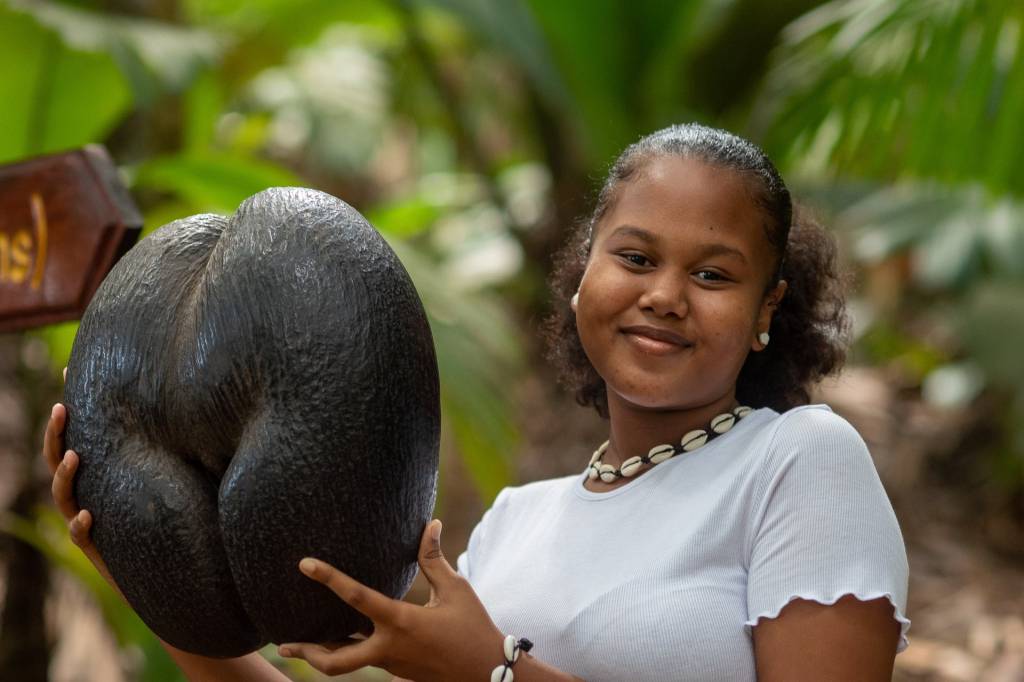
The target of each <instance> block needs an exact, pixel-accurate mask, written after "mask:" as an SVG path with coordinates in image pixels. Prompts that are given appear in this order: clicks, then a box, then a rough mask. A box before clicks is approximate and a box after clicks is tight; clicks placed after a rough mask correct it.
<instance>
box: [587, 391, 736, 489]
mask: <svg viewBox="0 0 1024 682" xmlns="http://www.w3.org/2000/svg"><path fill="white" fill-rule="evenodd" d="M753 411H754V410H753V408H751V407H747V406H746V405H740V406H739V407H736V408H734V409H733V410H732V412H723V413H722V414H720V415H718V416H716V417H715V418H714V419H712V420H711V423H710V424H709V425H708V428H706V429H694V430H693V431H689V432H688V433H687V434H686V435H684V436H683V437H682V438H681V439H680V441H679V445H673V444H671V443H665V444H664V445H655V446H654V447H653V448H651V449H650V451H649V452H648V453H647V454H646V455H637V456H635V457H630V458H629V459H627V460H626V461H625V462H623V463H622V465H621V466H619V467H618V468H616V467H613V466H612V465H611V464H604V463H602V462H601V458H602V457H604V453H605V451H606V450H608V443H609V442H610V441H605V442H604V443H603V444H602V445H601V447H599V448H598V449H597V450H596V451H594V454H593V456H592V457H591V458H590V464H589V465H587V476H588V477H589V478H590V480H592V481H593V480H595V479H597V478H600V479H601V480H602V481H604V482H605V483H614V482H615V481H617V480H618V479H620V478H630V477H632V476H635V475H636V473H637V472H638V471H640V467H642V466H643V465H644V464H650V465H652V466H653V465H656V464H661V463H662V462H664V461H665V460H667V459H672V458H673V457H675V456H676V455H678V454H681V453H684V452H693V451H694V450H696V449H697V448H700V447H703V446H704V445H705V444H706V443H707V442H708V441H710V440H712V439H713V438H715V437H716V436H720V435H722V434H723V433H725V432H726V431H728V430H729V429H731V428H732V427H733V426H734V425H735V424H736V422H738V421H739V420H740V419H743V418H744V417H746V416H747V415H748V414H750V413H751V412H753Z"/></svg>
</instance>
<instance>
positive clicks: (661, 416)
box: [603, 391, 736, 466]
mask: <svg viewBox="0 0 1024 682" xmlns="http://www.w3.org/2000/svg"><path fill="white" fill-rule="evenodd" d="M735 404H736V396H735V391H729V392H728V393H727V394H726V395H723V396H722V397H721V398H718V399H717V400H715V401H713V402H710V403H707V404H705V405H698V406H693V407H686V408H680V409H675V410H652V409H649V408H643V407H639V406H637V405H633V404H631V403H629V402H627V401H625V400H623V399H622V398H621V397H620V396H616V395H613V394H611V393H609V395H608V418H609V421H610V434H609V437H608V440H609V444H608V450H607V452H606V453H605V456H604V458H603V461H604V462H606V463H608V464H611V465H613V466H619V465H620V464H622V462H623V461H625V460H626V459H628V458H630V457H633V456H635V455H643V454H646V453H647V451H649V450H650V449H651V448H653V447H654V446H655V445H662V444H664V443H678V442H679V439H680V438H682V437H683V434H685V433H687V432H688V431H692V430H694V429H706V428H707V427H708V424H709V423H710V421H711V420H712V418H714V417H715V416H717V415H719V414H722V413H723V412H729V411H730V410H731V409H732V408H733V407H734V406H735Z"/></svg>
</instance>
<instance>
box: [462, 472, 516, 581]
mask: <svg viewBox="0 0 1024 682" xmlns="http://www.w3.org/2000/svg"><path fill="white" fill-rule="evenodd" d="M508 494H509V489H508V488H504V489H502V491H501V492H500V493H498V496H497V497H495V498H494V503H493V504H492V505H491V508H490V509H488V510H487V511H485V512H484V515H483V517H482V518H481V519H480V521H479V523H477V524H476V527H475V528H473V532H472V533H470V535H469V542H468V543H467V545H466V551H465V552H463V553H462V554H460V555H459V558H458V559H457V560H456V562H455V565H456V570H457V571H458V573H459V575H461V576H462V577H463V578H465V579H466V580H468V581H470V583H472V582H473V566H474V564H475V563H476V561H477V557H479V556H480V555H481V552H482V551H483V548H484V545H485V543H486V540H487V526H488V522H489V521H490V520H491V518H492V517H493V516H494V515H495V513H496V511H495V510H497V509H499V508H501V507H502V506H503V505H504V503H505V500H506V498H507V497H508Z"/></svg>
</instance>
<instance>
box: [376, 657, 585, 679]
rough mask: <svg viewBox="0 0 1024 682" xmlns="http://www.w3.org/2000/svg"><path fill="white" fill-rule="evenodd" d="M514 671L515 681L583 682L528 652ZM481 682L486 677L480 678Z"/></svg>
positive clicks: (520, 658) (518, 662) (517, 662)
mask: <svg viewBox="0 0 1024 682" xmlns="http://www.w3.org/2000/svg"><path fill="white" fill-rule="evenodd" d="M512 672H513V673H515V679H516V682H584V680H583V678H582V677H576V676H575V675H570V674H569V673H566V672H562V671H561V670H558V669H557V668H553V667H551V666H550V665H548V664H547V663H544V662H543V661H539V660H537V659H536V658H534V657H533V656H530V655H529V654H522V655H520V657H519V660H518V661H516V664H515V667H514V668H513V669H512ZM480 679H481V682H485V681H486V679H487V678H486V677H482V678H480ZM391 682H414V681H413V680H407V679H405V678H403V677H393V678H391Z"/></svg>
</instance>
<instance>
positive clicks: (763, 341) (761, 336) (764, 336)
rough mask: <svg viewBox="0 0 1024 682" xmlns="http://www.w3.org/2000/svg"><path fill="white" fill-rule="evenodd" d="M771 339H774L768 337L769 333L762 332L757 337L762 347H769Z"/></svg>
mask: <svg viewBox="0 0 1024 682" xmlns="http://www.w3.org/2000/svg"><path fill="white" fill-rule="evenodd" d="M771 338H772V337H770V336H768V332H761V333H760V334H758V335H757V340H758V341H760V342H761V345H762V346H767V345H768V342H769V341H770V340H771Z"/></svg>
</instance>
